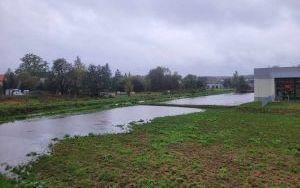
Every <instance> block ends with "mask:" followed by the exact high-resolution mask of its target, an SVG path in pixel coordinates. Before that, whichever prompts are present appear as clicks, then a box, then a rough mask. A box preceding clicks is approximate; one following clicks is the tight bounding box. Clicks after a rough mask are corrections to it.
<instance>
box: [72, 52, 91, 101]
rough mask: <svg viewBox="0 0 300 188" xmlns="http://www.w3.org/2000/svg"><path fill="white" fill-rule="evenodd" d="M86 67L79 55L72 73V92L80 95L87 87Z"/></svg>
mask: <svg viewBox="0 0 300 188" xmlns="http://www.w3.org/2000/svg"><path fill="white" fill-rule="evenodd" d="M86 71H87V70H86V67H85V65H84V64H83V63H82V62H81V59H80V58H79V57H78V56H77V57H76V59H75V61H74V65H73V69H72V74H71V77H72V79H71V81H72V92H73V93H74V94H76V95H79V94H80V93H81V92H82V90H83V89H84V88H85V83H84V81H85V76H86Z"/></svg>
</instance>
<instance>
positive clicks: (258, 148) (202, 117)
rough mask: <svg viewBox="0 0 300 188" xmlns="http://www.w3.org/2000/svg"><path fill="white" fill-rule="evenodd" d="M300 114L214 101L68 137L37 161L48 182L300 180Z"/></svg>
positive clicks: (289, 183)
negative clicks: (126, 129)
mask: <svg viewBox="0 0 300 188" xmlns="http://www.w3.org/2000/svg"><path fill="white" fill-rule="evenodd" d="M299 122H300V114H298V115H297V114H296V115H295V114H288V113H287V114H285V115H281V114H278V113H272V112H267V113H261V112H254V111H251V112H248V111H242V110H240V109H225V108H219V109H218V108H215V109H208V110H207V111H206V112H203V113H193V114H188V115H181V116H175V117H163V118H157V119H155V120H153V121H152V122H151V123H148V124H146V125H134V126H133V131H132V132H130V133H128V134H117V135H102V136H95V135H90V136H87V137H76V138H66V139H64V140H62V141H60V142H59V143H58V144H56V145H54V147H53V148H52V154H51V155H47V156H42V157H41V158H40V159H39V160H38V161H37V162H35V163H33V164H32V166H31V165H30V166H27V171H28V172H30V175H22V174H21V177H23V180H24V181H25V182H26V181H27V182H35V183H36V184H41V185H45V186H47V187H297V186H298V187H299V186H300V183H299V182H300V140H299V133H300V124H299Z"/></svg>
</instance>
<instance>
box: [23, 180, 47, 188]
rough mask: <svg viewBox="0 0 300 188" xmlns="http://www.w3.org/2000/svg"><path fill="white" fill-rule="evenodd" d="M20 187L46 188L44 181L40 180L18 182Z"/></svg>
mask: <svg viewBox="0 0 300 188" xmlns="http://www.w3.org/2000/svg"><path fill="white" fill-rule="evenodd" d="M20 187H22V188H48V186H47V185H46V183H45V182H40V181H23V182H21V184H20Z"/></svg>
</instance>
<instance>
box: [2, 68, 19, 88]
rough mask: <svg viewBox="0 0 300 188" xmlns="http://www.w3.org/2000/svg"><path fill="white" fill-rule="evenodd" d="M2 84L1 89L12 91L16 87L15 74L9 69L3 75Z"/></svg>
mask: <svg viewBox="0 0 300 188" xmlns="http://www.w3.org/2000/svg"><path fill="white" fill-rule="evenodd" d="M4 77H5V79H4V83H3V89H4V90H5V89H14V88H17V87H18V80H17V76H16V74H15V73H14V72H13V71H11V69H8V70H7V71H6V73H5V75H4Z"/></svg>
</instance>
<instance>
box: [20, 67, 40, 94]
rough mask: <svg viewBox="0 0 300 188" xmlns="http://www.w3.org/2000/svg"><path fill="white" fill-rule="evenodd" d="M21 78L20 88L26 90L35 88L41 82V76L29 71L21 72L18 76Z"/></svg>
mask: <svg viewBox="0 0 300 188" xmlns="http://www.w3.org/2000/svg"><path fill="white" fill-rule="evenodd" d="M17 78H18V80H19V88H20V89H22V90H24V89H28V90H34V89H36V88H37V87H38V86H39V84H40V78H39V77H37V76H32V75H31V74H30V73H29V72H26V71H24V72H20V73H19V74H18V76H17Z"/></svg>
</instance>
